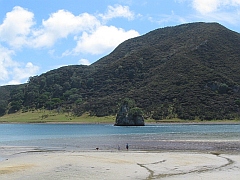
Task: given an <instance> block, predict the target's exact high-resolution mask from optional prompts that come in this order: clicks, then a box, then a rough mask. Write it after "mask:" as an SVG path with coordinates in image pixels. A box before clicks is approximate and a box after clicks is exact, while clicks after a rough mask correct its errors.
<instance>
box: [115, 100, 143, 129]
mask: <svg viewBox="0 0 240 180" xmlns="http://www.w3.org/2000/svg"><path fill="white" fill-rule="evenodd" d="M128 111H129V108H128V106H127V105H125V104H124V105H122V106H121V108H120V110H119V112H118V114H117V117H116V122H115V124H114V125H115V126H144V118H143V116H142V115H139V114H129V113H128Z"/></svg>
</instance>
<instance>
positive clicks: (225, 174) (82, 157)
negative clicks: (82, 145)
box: [0, 146, 240, 180]
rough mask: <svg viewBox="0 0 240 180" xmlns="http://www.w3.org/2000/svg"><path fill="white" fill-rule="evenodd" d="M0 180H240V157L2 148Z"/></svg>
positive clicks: (233, 155)
mask: <svg viewBox="0 0 240 180" xmlns="http://www.w3.org/2000/svg"><path fill="white" fill-rule="evenodd" d="M0 157H1V159H0V179H1V180H5V179H6V180H8V179H11V180H63V179H64V180H65V179H72V180H75V179H106V180H108V179H109V180H112V179H115V180H128V179H129V180H130V179H131V180H134V179H136V180H137V179H139V180H144V179H145V180H151V179H163V180H167V179H194V180H198V179H199V180H200V179H211V180H214V179H216V180H219V179H224V180H228V179H229V180H238V179H239V177H240V153H236V152H235V153H233V154H231V153H221V154H220V153H217V152H184V151H172V152H166V151H131V150H129V151H127V150H120V151H118V150H114V151H107V150H91V151H56V150H44V149H35V148H31V147H2V146H0Z"/></svg>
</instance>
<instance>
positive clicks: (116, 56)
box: [0, 23, 240, 120]
mask: <svg viewBox="0 0 240 180" xmlns="http://www.w3.org/2000/svg"><path fill="white" fill-rule="evenodd" d="M239 47H240V34H239V33H236V32H233V31H230V30H228V29H226V28H225V27H223V26H221V25H219V24H217V23H192V24H183V25H180V26H176V27H167V28H162V29H157V30H154V31H152V32H149V33H148V34H145V35H143V36H140V37H137V38H133V39H129V40H127V41H125V42H123V43H122V44H120V45H119V46H118V47H117V48H116V49H115V50H114V51H113V52H112V53H110V54H109V55H108V56H106V57H103V58H102V59H100V60H98V61H97V62H95V63H94V64H92V65H90V66H82V65H75V66H66V67H61V68H59V69H56V70H52V71H49V72H47V73H44V74H42V75H40V76H35V77H30V78H29V82H28V83H26V84H22V85H18V86H2V87H0V98H1V99H0V115H3V114H5V113H8V114H10V113H15V112H16V111H19V110H21V111H23V112H27V111H30V110H32V109H39V110H40V109H48V110H52V109H55V110H56V111H63V112H65V113H68V112H71V113H73V114H74V115H76V116H81V115H82V114H83V113H85V112H90V115H95V116H108V115H115V114H116V113H117V111H118V109H119V105H120V104H121V102H122V101H123V100H124V99H126V98H128V100H129V101H130V102H132V103H133V106H132V107H133V108H134V107H135V108H136V107H137V108H139V109H141V110H142V112H143V114H144V117H145V118H148V117H149V118H153V119H156V120H161V119H172V118H180V119H190V120H193V119H200V120H213V119H239V115H240V69H239V67H240V52H239Z"/></svg>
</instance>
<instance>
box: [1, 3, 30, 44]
mask: <svg viewBox="0 0 240 180" xmlns="http://www.w3.org/2000/svg"><path fill="white" fill-rule="evenodd" d="M33 18H34V15H33V13H31V12H29V11H28V10H26V9H23V8H22V7H19V6H16V7H14V8H13V10H12V11H11V12H8V13H7V14H6V18H5V19H4V21H3V24H1V25H0V39H1V41H5V42H7V43H8V44H9V45H10V46H12V47H14V48H20V47H21V46H23V45H26V44H27V38H28V35H29V34H30V33H31V27H32V26H33V25H34V21H33Z"/></svg>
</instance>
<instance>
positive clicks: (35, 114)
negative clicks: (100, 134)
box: [0, 110, 115, 124]
mask: <svg viewBox="0 0 240 180" xmlns="http://www.w3.org/2000/svg"><path fill="white" fill-rule="evenodd" d="M114 122H115V117H114V116H106V117H95V116H90V115H89V114H88V113H85V114H83V115H82V116H80V117H77V116H73V115H72V114H69V113H57V112H56V111H54V110H53V111H47V110H44V111H40V110H36V111H31V112H24V113H22V112H17V113H14V114H7V115H4V116H2V117H0V123H91V124H98V123H109V124H113V123H114Z"/></svg>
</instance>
